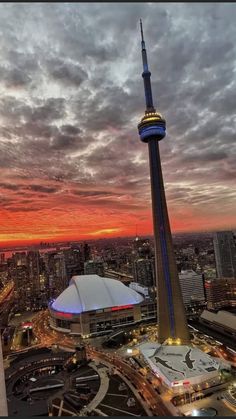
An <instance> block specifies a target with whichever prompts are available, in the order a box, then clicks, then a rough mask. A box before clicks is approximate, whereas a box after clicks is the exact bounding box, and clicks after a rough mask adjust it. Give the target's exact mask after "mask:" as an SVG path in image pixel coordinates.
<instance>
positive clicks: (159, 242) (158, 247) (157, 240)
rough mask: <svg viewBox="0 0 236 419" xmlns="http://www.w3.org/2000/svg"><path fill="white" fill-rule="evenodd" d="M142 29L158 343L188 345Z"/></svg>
mask: <svg viewBox="0 0 236 419" xmlns="http://www.w3.org/2000/svg"><path fill="white" fill-rule="evenodd" d="M140 28H141V39H142V40H141V47H142V60H143V73H142V77H143V82H144V92H145V98H146V111H145V115H144V117H143V118H142V119H141V122H140V123H139V125H138V131H139V136H140V139H141V141H142V142H144V143H148V149H149V166H150V178H151V194H152V214H153V229H154V244H155V265H156V277H157V290H158V298H157V304H158V323H159V332H158V340H159V343H166V344H168V343H171V344H188V343H189V342H190V336H189V331H188V324H187V320H186V315H185V308H184V304H183V298H182V294H181V288H180V283H179V277H178V271H177V265H176V261H175V254H174V248H173V243H172V236H171V230H170V223H169V217H168V211H167V205H166V197H165V189H164V183H163V177H162V169H161V160H160V152H159V141H160V140H162V139H163V138H164V137H165V135H166V121H165V119H164V118H163V117H162V116H161V114H160V113H158V112H156V110H155V108H154V106H153V100H152V88H151V73H150V71H149V69H148V61H147V52H146V47H145V41H144V36H143V28H142V21H141V19H140Z"/></svg>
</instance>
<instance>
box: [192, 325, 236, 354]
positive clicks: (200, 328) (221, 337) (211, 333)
mask: <svg viewBox="0 0 236 419" xmlns="http://www.w3.org/2000/svg"><path fill="white" fill-rule="evenodd" d="M189 324H190V326H193V327H194V328H195V329H197V330H198V331H199V333H204V334H206V335H208V336H211V337H212V339H215V340H218V341H219V342H221V343H223V344H224V345H226V346H228V347H229V348H231V349H234V350H235V346H236V342H235V340H234V339H233V338H230V337H227V336H224V335H222V333H219V332H217V331H216V330H213V329H211V328H210V327H207V326H206V325H205V324H202V323H200V322H198V321H189Z"/></svg>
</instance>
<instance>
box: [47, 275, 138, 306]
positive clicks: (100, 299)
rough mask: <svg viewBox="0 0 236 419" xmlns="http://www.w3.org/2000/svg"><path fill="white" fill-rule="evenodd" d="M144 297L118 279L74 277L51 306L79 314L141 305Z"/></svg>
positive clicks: (87, 276)
mask: <svg viewBox="0 0 236 419" xmlns="http://www.w3.org/2000/svg"><path fill="white" fill-rule="evenodd" d="M142 301H143V297H142V296H141V295H140V294H138V293H137V292H136V291H134V290H132V289H130V288H128V287H127V286H126V285H124V284H123V283H122V282H120V281H118V280H116V279H110V278H103V277H100V276H98V275H81V276H73V277H72V279H71V281H70V284H69V286H68V288H66V289H65V290H64V291H63V292H62V293H61V294H60V295H59V297H57V299H56V300H55V301H54V302H53V303H52V304H51V308H52V309H53V310H56V311H59V312H63V313H74V314H79V313H83V312H86V311H93V310H99V309H103V308H110V307H119V306H126V305H134V304H139V303H141V302H142Z"/></svg>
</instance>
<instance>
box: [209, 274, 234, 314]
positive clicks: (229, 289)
mask: <svg viewBox="0 0 236 419" xmlns="http://www.w3.org/2000/svg"><path fill="white" fill-rule="evenodd" d="M205 289H206V299H207V308H208V309H209V310H220V309H221V308H235V307H236V278H235V279H234V278H228V279H227V278H219V279H213V280H210V279H209V280H206V281H205Z"/></svg>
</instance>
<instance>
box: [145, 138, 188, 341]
mask: <svg viewBox="0 0 236 419" xmlns="http://www.w3.org/2000/svg"><path fill="white" fill-rule="evenodd" d="M148 148H149V163H150V178H151V194H152V214H153V230H154V244H155V267H156V281H157V290H158V298H157V304H158V323H159V331H158V340H159V342H160V343H163V342H164V341H165V340H166V339H168V338H173V339H180V340H181V342H185V343H188V342H189V332H188V325H187V321H186V315H185V308H184V304H183V298H182V294H181V288H180V283H179V277H178V271H177V266H176V261H175V254H174V248H173V242H172V236H171V230H170V223H169V217H168V211H167V205H166V198H165V190H164V183H163V176H162V169H161V161H160V152H159V143H158V141H157V140H156V139H151V140H150V141H149V142H148Z"/></svg>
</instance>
